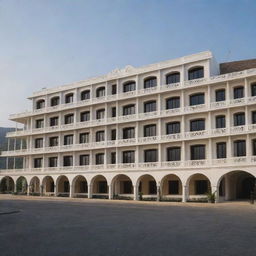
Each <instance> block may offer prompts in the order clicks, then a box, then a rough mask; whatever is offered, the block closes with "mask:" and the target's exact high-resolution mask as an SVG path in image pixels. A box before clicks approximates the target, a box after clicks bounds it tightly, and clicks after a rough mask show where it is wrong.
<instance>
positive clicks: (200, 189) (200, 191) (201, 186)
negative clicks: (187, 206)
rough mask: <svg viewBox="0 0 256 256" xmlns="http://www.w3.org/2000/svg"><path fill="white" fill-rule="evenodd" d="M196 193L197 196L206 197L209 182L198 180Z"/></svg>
mask: <svg viewBox="0 0 256 256" xmlns="http://www.w3.org/2000/svg"><path fill="white" fill-rule="evenodd" d="M195 188H196V189H195V190H196V191H195V193H196V195H204V194H206V193H207V192H208V181H207V180H196V181H195Z"/></svg>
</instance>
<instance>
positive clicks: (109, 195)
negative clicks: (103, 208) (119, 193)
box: [108, 185, 113, 200]
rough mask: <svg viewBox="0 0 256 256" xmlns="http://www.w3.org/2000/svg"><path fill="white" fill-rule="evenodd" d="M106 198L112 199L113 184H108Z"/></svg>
mask: <svg viewBox="0 0 256 256" xmlns="http://www.w3.org/2000/svg"><path fill="white" fill-rule="evenodd" d="M108 199H110V200H112V199H113V186H112V185H108Z"/></svg>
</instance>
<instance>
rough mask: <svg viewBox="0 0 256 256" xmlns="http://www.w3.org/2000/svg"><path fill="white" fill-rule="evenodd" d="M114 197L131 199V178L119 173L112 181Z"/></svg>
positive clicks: (132, 194) (132, 193)
mask: <svg viewBox="0 0 256 256" xmlns="http://www.w3.org/2000/svg"><path fill="white" fill-rule="evenodd" d="M112 186H113V198H114V199H127V200H129V199H133V196H134V192H133V185H132V181H131V179H130V178H129V177H128V176H127V175H124V174H119V175H117V176H115V177H114V179H113V181H112Z"/></svg>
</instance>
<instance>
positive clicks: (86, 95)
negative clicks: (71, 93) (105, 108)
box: [81, 90, 90, 100]
mask: <svg viewBox="0 0 256 256" xmlns="http://www.w3.org/2000/svg"><path fill="white" fill-rule="evenodd" d="M89 99H90V90H85V91H82V92H81V100H89Z"/></svg>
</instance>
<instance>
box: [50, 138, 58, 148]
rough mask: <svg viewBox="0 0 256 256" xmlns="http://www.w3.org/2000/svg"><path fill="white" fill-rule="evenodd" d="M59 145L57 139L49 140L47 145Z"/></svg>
mask: <svg viewBox="0 0 256 256" xmlns="http://www.w3.org/2000/svg"><path fill="white" fill-rule="evenodd" d="M58 144H59V137H51V138H50V139H49V145H50V147H56V146H58Z"/></svg>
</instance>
